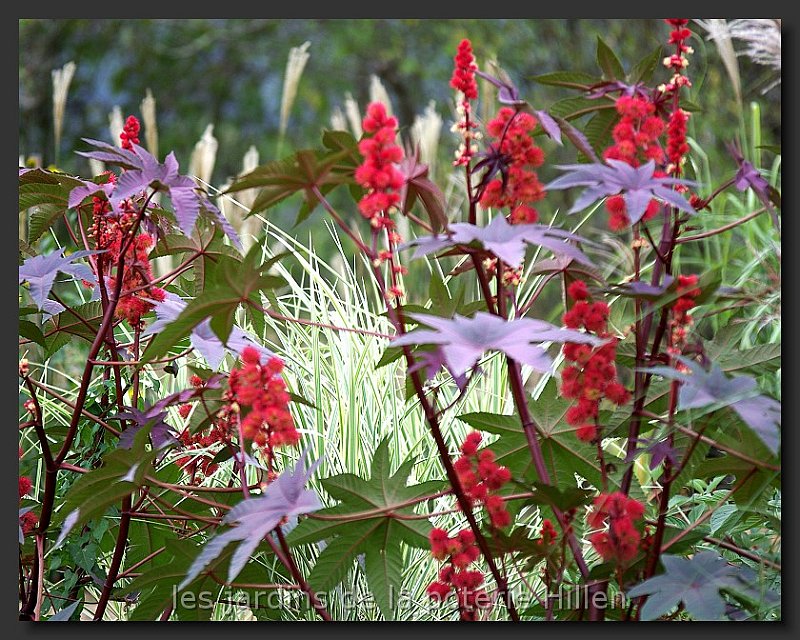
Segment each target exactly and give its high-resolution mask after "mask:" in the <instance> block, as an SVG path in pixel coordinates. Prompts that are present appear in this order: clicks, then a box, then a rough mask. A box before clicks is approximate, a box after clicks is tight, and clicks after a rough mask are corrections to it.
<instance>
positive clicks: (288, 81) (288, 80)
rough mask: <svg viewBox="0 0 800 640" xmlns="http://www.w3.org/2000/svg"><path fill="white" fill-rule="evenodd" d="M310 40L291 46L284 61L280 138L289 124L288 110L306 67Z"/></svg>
mask: <svg viewBox="0 0 800 640" xmlns="http://www.w3.org/2000/svg"><path fill="white" fill-rule="evenodd" d="M310 46H311V42H310V41H306V42H304V43H303V44H301V45H300V46H299V47H292V48H291V49H290V50H289V59H288V60H287V61H286V73H285V75H284V77H283V95H282V96H281V119H280V126H279V129H278V136H279V138H280V139H281V140H283V137H284V136H285V135H286V128H287V126H288V125H289V112H290V111H291V109H292V105H293V104H294V99H295V98H296V97H297V87H298V85H299V84H300V77H301V76H302V75H303V69H305V67H306V63H307V62H308V59H309V58H310V57H311V54H310V53H308V48H309V47H310Z"/></svg>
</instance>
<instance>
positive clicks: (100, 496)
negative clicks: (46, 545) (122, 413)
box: [54, 423, 156, 547]
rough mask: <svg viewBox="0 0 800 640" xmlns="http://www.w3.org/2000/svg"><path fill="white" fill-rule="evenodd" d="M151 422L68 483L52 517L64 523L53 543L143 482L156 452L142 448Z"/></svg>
mask: <svg viewBox="0 0 800 640" xmlns="http://www.w3.org/2000/svg"><path fill="white" fill-rule="evenodd" d="M152 425H153V423H150V424H149V425H148V426H146V427H142V428H141V429H140V430H139V431H138V433H137V434H136V437H135V438H134V444H133V446H132V447H131V448H130V449H128V450H126V449H115V450H113V451H111V452H109V453H107V454H106V455H105V456H103V465H102V466H101V467H100V468H99V469H95V470H94V471H90V472H88V473H85V474H83V475H81V476H80V477H79V478H78V479H77V480H76V481H75V483H74V484H73V485H72V486H71V487H70V491H69V493H68V494H67V499H66V501H65V502H64V505H63V506H62V507H61V509H60V510H59V511H58V513H57V515H56V517H55V518H54V521H56V522H62V523H63V526H62V528H61V532H60V534H59V536H58V540H57V541H56V544H55V546H56V547H58V546H59V545H60V544H61V543H62V542H63V540H64V538H65V537H66V536H67V534H68V533H69V532H70V531H71V530H73V529H74V528H75V527H77V526H79V525H82V524H84V523H86V522H88V521H89V520H92V519H93V518H96V517H98V516H101V515H103V514H104V513H105V512H106V509H108V508H109V507H110V506H112V505H114V504H116V503H118V502H120V501H121V500H122V499H123V498H124V497H126V496H128V495H130V494H131V492H132V491H133V490H134V489H135V488H136V487H140V486H142V484H143V478H144V475H145V473H146V472H147V470H148V468H150V465H151V463H152V461H153V460H154V459H155V456H156V452H155V451H145V444H146V442H147V438H148V435H149V431H150V427H152Z"/></svg>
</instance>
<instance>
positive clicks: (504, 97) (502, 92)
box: [475, 70, 527, 107]
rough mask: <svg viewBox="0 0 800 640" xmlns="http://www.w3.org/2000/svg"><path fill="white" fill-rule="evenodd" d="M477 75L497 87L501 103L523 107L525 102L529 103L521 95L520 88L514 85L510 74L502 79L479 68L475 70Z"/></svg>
mask: <svg viewBox="0 0 800 640" xmlns="http://www.w3.org/2000/svg"><path fill="white" fill-rule="evenodd" d="M475 75H476V76H479V77H481V78H483V79H484V80H486V81H487V82H490V83H491V84H493V85H494V86H495V87H497V99H498V100H499V101H500V102H501V103H503V104H508V105H511V106H514V107H521V106H523V105H524V104H527V103H526V102H525V100H523V99H522V98H521V97H520V95H519V90H518V89H517V88H516V87H515V86H514V84H513V83H512V82H511V80H510V79H509V78H508V76H506V77H505V79H503V80H500V79H499V78H495V77H494V76H493V75H490V74H488V73H486V72H485V71H478V70H476V71H475ZM504 75H505V74H504Z"/></svg>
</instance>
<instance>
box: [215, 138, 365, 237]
mask: <svg viewBox="0 0 800 640" xmlns="http://www.w3.org/2000/svg"><path fill="white" fill-rule="evenodd" d="M328 142H329V143H330V144H334V145H339V144H341V143H342V142H343V138H342V137H341V136H338V137H332V136H329V137H328ZM353 153H354V151H353V149H352V148H349V147H348V148H341V149H339V150H337V151H314V150H311V149H303V150H300V151H298V152H297V153H295V154H294V155H292V156H290V157H288V158H284V159H283V160H275V161H273V162H270V163H267V164H265V165H262V166H260V167H257V168H256V169H254V170H253V171H251V172H250V173H248V174H245V175H244V176H242V177H241V178H239V179H238V180H236V181H235V182H234V183H233V184H232V185H231V186H230V187H228V189H227V191H225V193H236V192H238V191H242V190H245V189H252V188H261V192H260V193H259V195H258V197H257V198H256V200H255V202H254V203H253V206H252V208H251V210H250V213H249V214H248V216H250V215H253V214H256V213H260V212H262V211H266V210H268V209H270V208H271V207H274V206H275V205H276V204H278V203H279V202H282V201H283V200H285V199H286V198H288V197H289V196H291V195H293V194H295V193H303V194H304V195H305V204H304V206H303V208H301V210H300V212H299V214H298V217H297V220H296V222H295V224H298V223H300V222H302V221H303V220H304V219H305V218H306V217H308V216H309V215H310V214H311V212H312V211H313V210H314V208H315V207H316V206H317V204H318V198H317V196H316V195H315V194H314V191H313V190H314V188H315V187H316V188H317V189H319V190H320V192H322V193H323V194H325V193H327V192H329V191H330V190H331V189H332V188H333V187H335V186H337V185H340V184H346V183H348V182H350V183H352V182H353V175H352V174H353V169H354V165H353Z"/></svg>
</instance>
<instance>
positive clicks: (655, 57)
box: [628, 45, 664, 84]
mask: <svg viewBox="0 0 800 640" xmlns="http://www.w3.org/2000/svg"><path fill="white" fill-rule="evenodd" d="M663 57H664V55H663V48H662V47H661V45H659V46H658V47H656V48H655V49H654V50H653V51H652V52H651V53H649V54H647V55H646V56H645V57H644V58H642V59H641V60H639V62H637V63H636V64H635V65H633V68H632V69H631V72H630V73H629V74H628V82H630V83H631V84H636V83H637V82H642V83H647V82H650V79H651V78H652V77H653V72H654V71H655V70H656V69H657V68H658V66H659V63H660V62H661V60H662V59H663Z"/></svg>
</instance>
